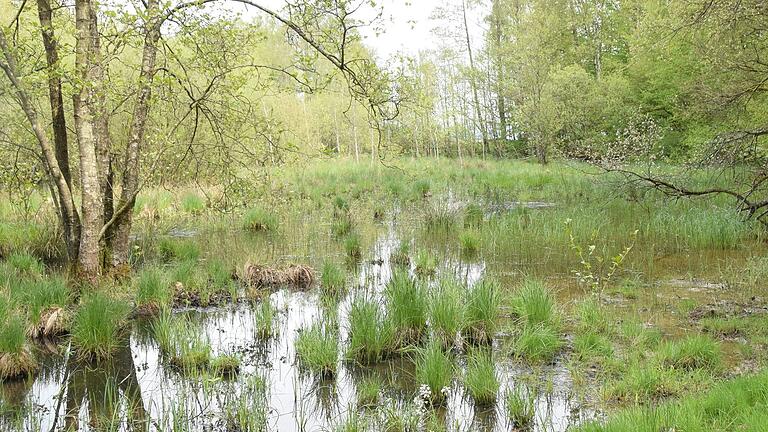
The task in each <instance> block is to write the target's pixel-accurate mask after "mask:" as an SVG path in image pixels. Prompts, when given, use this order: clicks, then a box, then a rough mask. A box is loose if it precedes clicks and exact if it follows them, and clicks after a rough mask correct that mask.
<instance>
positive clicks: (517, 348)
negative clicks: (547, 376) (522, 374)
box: [513, 324, 563, 362]
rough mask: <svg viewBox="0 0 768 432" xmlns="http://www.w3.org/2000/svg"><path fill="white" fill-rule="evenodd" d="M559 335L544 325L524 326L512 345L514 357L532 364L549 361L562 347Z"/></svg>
mask: <svg viewBox="0 0 768 432" xmlns="http://www.w3.org/2000/svg"><path fill="white" fill-rule="evenodd" d="M562 344H563V342H562V339H561V337H560V334H559V333H558V332H557V330H555V329H554V328H553V327H552V326H549V325H546V324H538V325H525V326H523V327H522V328H521V330H520V331H519V334H517V336H516V339H515V341H514V343H513V351H514V352H515V355H517V356H519V357H523V358H525V359H527V360H529V361H532V362H544V361H551V360H552V359H553V358H554V357H555V354H557V352H558V351H559V350H560V348H561V347H562Z"/></svg>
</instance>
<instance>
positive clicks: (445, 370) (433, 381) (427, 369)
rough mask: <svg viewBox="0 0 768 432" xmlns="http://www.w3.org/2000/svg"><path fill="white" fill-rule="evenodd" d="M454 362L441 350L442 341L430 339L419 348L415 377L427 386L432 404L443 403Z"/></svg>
mask: <svg viewBox="0 0 768 432" xmlns="http://www.w3.org/2000/svg"><path fill="white" fill-rule="evenodd" d="M453 372H454V364H453V359H452V358H451V356H450V355H449V354H448V353H447V352H446V351H445V350H443V346H442V343H440V342H439V341H436V340H431V341H429V342H428V343H427V345H426V346H425V347H423V348H419V349H418V351H417V356H416V379H417V380H418V382H419V383H420V384H425V385H426V386H427V387H428V388H429V392H430V394H429V396H428V400H429V402H430V403H432V404H433V405H442V404H443V403H445V400H446V397H447V392H448V389H450V387H451V382H452V381H453Z"/></svg>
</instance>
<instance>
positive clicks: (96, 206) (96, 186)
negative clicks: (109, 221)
mask: <svg viewBox="0 0 768 432" xmlns="http://www.w3.org/2000/svg"><path fill="white" fill-rule="evenodd" d="M94 19H95V15H94V14H93V8H92V5H91V2H90V0H77V1H76V2H75V34H76V36H77V38H76V39H77V40H76V51H75V69H76V70H77V78H78V80H79V85H78V88H77V91H76V92H75V94H74V95H73V97H72V99H73V106H74V117H75V131H76V133H77V141H78V144H79V150H80V183H81V188H82V205H81V213H82V232H81V236H80V252H79V256H78V270H79V271H80V273H81V274H82V276H83V277H84V278H85V279H87V280H89V281H95V280H96V279H97V278H98V276H99V274H100V267H101V266H100V261H99V252H100V239H101V229H102V226H103V225H104V200H103V196H102V195H101V183H100V180H99V161H98V157H97V155H96V147H97V130H96V119H95V115H94V113H95V112H97V109H98V106H97V103H96V90H95V88H94V87H95V85H96V84H97V81H96V78H97V77H96V76H95V74H94V69H95V68H94V67H93V66H94V47H95V45H94V40H93V37H92V26H95V23H94V22H93V21H94Z"/></svg>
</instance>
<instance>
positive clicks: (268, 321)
mask: <svg viewBox="0 0 768 432" xmlns="http://www.w3.org/2000/svg"><path fill="white" fill-rule="evenodd" d="M276 318H277V310H276V309H275V306H274V305H273V304H272V300H270V298H269V297H265V298H264V299H262V300H261V302H260V303H259V305H258V306H257V307H256V310H255V311H254V313H253V320H254V327H255V332H256V337H258V338H260V339H269V338H271V337H273V336H275V335H276V334H277V327H276V325H275V319H276Z"/></svg>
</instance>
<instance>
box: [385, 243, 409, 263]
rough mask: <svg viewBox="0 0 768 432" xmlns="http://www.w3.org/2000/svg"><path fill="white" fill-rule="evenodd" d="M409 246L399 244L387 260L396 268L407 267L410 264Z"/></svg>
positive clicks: (407, 244)
mask: <svg viewBox="0 0 768 432" xmlns="http://www.w3.org/2000/svg"><path fill="white" fill-rule="evenodd" d="M410 255H411V244H410V243H408V242H400V244H399V245H398V246H397V249H395V251H394V252H392V254H391V255H390V256H389V260H390V261H392V263H393V264H395V265H397V266H404V267H407V266H409V265H410V264H411V257H410Z"/></svg>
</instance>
